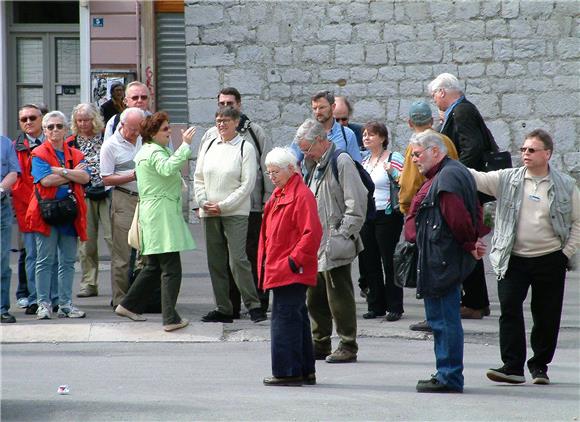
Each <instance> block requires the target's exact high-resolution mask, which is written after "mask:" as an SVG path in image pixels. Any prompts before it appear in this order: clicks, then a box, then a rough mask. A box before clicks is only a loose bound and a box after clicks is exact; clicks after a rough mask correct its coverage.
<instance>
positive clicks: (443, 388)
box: [417, 378, 461, 393]
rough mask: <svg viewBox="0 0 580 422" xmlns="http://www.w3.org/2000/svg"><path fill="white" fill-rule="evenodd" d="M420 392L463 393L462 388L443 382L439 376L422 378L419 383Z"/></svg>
mask: <svg viewBox="0 0 580 422" xmlns="http://www.w3.org/2000/svg"><path fill="white" fill-rule="evenodd" d="M417 392H418V393H461V391H460V390H456V389H455V388H451V387H449V386H448V385H447V384H441V383H440V382H439V381H438V380H437V378H431V379H430V380H421V381H419V382H418V383H417Z"/></svg>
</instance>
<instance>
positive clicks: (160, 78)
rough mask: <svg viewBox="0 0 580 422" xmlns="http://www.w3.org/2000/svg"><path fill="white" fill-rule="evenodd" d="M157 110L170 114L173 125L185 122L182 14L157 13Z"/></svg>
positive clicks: (185, 77) (185, 94)
mask: <svg viewBox="0 0 580 422" xmlns="http://www.w3.org/2000/svg"><path fill="white" fill-rule="evenodd" d="M155 21H156V22H155V23H156V25H155V26H156V35H157V36H156V45H157V47H156V48H157V110H164V111H166V112H167V113H169V117H170V118H171V121H172V122H173V123H187V118H188V113H187V70H186V69H187V67H186V62H185V23H184V18H183V13H158V14H157V15H156V18H155Z"/></svg>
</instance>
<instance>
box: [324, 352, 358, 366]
mask: <svg viewBox="0 0 580 422" xmlns="http://www.w3.org/2000/svg"><path fill="white" fill-rule="evenodd" d="M326 362H327V363H350V362H356V353H354V352H351V351H350V350H345V349H336V350H335V351H334V352H332V353H331V354H330V355H328V356H327V357H326Z"/></svg>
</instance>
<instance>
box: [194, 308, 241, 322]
mask: <svg viewBox="0 0 580 422" xmlns="http://www.w3.org/2000/svg"><path fill="white" fill-rule="evenodd" d="M201 320H202V321H203V322H234V320H233V319H232V317H231V316H230V315H226V314H222V313H221V312H220V311H215V310H214V311H210V312H209V313H208V314H207V315H204V316H202V317H201Z"/></svg>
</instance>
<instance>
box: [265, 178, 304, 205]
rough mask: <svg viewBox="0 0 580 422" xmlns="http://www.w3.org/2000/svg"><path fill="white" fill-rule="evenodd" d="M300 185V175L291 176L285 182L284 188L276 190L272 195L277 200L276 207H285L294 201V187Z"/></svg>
mask: <svg viewBox="0 0 580 422" xmlns="http://www.w3.org/2000/svg"><path fill="white" fill-rule="evenodd" d="M298 183H300V175H299V174H298V173H295V174H293V175H292V176H290V179H288V182H286V186H284V187H283V188H282V189H280V188H276V189H275V190H274V192H273V193H272V195H274V196H275V197H276V199H277V201H276V205H286V204H290V203H291V202H293V201H294V197H295V196H296V187H297V186H298Z"/></svg>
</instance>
